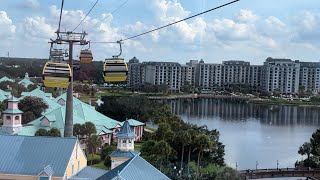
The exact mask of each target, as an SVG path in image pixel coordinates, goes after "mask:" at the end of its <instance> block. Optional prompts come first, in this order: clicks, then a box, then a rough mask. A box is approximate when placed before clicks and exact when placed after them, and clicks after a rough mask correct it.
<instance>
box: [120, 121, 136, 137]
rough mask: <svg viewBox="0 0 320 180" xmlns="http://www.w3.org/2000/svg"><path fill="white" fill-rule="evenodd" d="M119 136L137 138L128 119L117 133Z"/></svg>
mask: <svg viewBox="0 0 320 180" xmlns="http://www.w3.org/2000/svg"><path fill="white" fill-rule="evenodd" d="M116 137H117V138H135V137H136V135H135V134H134V133H133V132H132V131H131V126H130V124H129V122H128V121H125V122H124V123H123V126H122V127H121V129H120V132H118V134H117V135H116Z"/></svg>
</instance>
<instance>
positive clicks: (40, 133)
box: [34, 128, 48, 136]
mask: <svg viewBox="0 0 320 180" xmlns="http://www.w3.org/2000/svg"><path fill="white" fill-rule="evenodd" d="M34 135H35V136H48V131H47V130H45V129H42V128H40V129H38V130H37V131H36V133H35V134H34Z"/></svg>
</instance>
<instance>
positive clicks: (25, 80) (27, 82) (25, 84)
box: [18, 78, 34, 87]
mask: <svg viewBox="0 0 320 180" xmlns="http://www.w3.org/2000/svg"><path fill="white" fill-rule="evenodd" d="M18 84H24V86H26V87H28V86H29V85H30V84H34V83H33V82H32V81H30V80H29V79H26V78H24V79H22V80H21V81H19V82H18Z"/></svg>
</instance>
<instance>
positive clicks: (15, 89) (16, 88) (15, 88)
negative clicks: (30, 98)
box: [0, 81, 27, 97]
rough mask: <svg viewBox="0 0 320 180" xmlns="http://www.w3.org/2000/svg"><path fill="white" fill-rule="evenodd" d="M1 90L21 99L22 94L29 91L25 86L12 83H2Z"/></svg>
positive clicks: (0, 84)
mask: <svg viewBox="0 0 320 180" xmlns="http://www.w3.org/2000/svg"><path fill="white" fill-rule="evenodd" d="M0 89H2V90H9V91H10V92H11V94H12V95H13V96H15V97H20V95H21V93H22V92H25V91H27V88H26V87H24V86H23V85H21V84H18V83H14V82H10V81H3V82H0Z"/></svg>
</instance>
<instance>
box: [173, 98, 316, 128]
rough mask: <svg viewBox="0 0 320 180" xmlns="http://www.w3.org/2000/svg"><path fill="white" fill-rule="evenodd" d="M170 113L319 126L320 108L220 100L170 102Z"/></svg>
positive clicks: (279, 124)
mask: <svg viewBox="0 0 320 180" xmlns="http://www.w3.org/2000/svg"><path fill="white" fill-rule="evenodd" d="M170 105H171V108H172V112H174V113H175V114H179V115H183V116H186V117H188V118H195V117H197V118H199V117H200V118H220V119H222V120H225V121H246V120H248V119H252V118H253V119H256V120H259V121H260V123H263V124H269V125H276V126H281V125H284V126H288V125H293V126H295V125H314V126H318V125H320V121H318V120H319V117H320V111H319V110H320V109H319V108H311V107H301V106H281V105H262V104H253V103H245V102H235V101H226V100H221V99H195V100H183V99H180V100H172V101H170Z"/></svg>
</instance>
